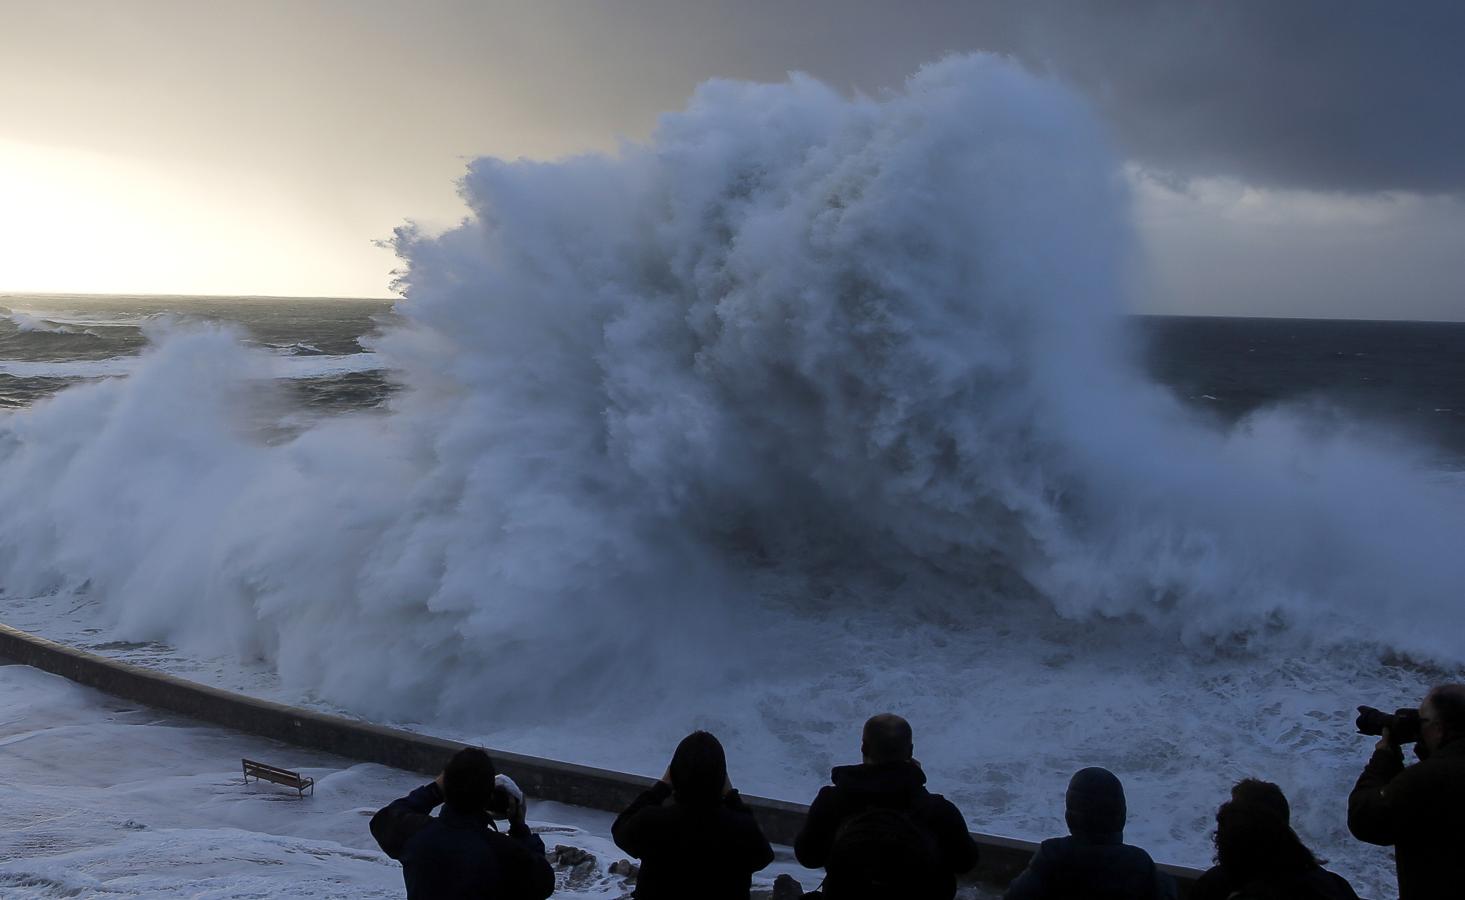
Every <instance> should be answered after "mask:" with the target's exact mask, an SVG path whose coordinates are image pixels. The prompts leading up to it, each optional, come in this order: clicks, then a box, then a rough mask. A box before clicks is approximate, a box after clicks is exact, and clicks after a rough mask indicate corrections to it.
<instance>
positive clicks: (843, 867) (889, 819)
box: [824, 806, 941, 900]
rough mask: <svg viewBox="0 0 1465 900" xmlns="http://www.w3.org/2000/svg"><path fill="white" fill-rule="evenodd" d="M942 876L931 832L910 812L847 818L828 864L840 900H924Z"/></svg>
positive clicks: (878, 811) (883, 810) (871, 811)
mask: <svg viewBox="0 0 1465 900" xmlns="http://www.w3.org/2000/svg"><path fill="white" fill-rule="evenodd" d="M940 870H941V860H940V855H939V854H938V852H937V850H936V842H935V840H934V838H933V837H932V835H931V834H930V832H929V831H928V830H927V829H926V828H925V827H923V826H921V825H920V824H919V823H917V822H916V821H915V820H914V819H913V818H911V815H910V813H909V812H907V811H904V810H898V809H890V808H888V807H883V806H872V807H870V808H868V809H865V810H863V811H861V812H857V813H855V814H853V815H850V816H847V817H845V819H844V821H842V822H840V823H839V828H838V830H836V831H835V832H834V842H833V844H832V845H831V846H830V848H829V857H828V859H827V860H826V861H825V864H824V871H825V872H827V873H828V880H829V882H830V883H831V885H837V886H838V891H839V896H840V898H846V897H848V898H852V900H864V898H870V900H875V898H880V900H889V898H891V897H915V896H920V895H921V892H920V886H923V885H926V884H927V883H929V882H931V881H932V879H933V877H934V876H935V875H936V873H938V872H940Z"/></svg>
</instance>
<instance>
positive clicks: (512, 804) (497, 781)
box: [493, 775, 528, 827]
mask: <svg viewBox="0 0 1465 900" xmlns="http://www.w3.org/2000/svg"><path fill="white" fill-rule="evenodd" d="M493 783H494V787H497V788H501V789H502V790H503V791H504V793H506V794H508V795H509V810H508V812H509V825H510V826H511V827H512V826H514V825H523V824H524V817H525V815H526V814H527V813H528V810H527V809H526V807H527V806H528V804H526V803H525V802H524V792H523V791H522V790H520V789H519V786H518V785H517V784H515V783H514V779H512V778H510V777H509V776H507V775H496V776H494V779H493Z"/></svg>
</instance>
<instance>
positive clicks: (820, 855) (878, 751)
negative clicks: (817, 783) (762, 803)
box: [794, 714, 977, 900]
mask: <svg viewBox="0 0 1465 900" xmlns="http://www.w3.org/2000/svg"><path fill="white" fill-rule="evenodd" d="M913 750H914V744H913V742H912V739H911V726H910V724H909V723H907V722H906V720H905V719H902V718H901V717H900V716H895V715H890V714H885V715H879V716H875V717H874V718H872V719H870V721H868V722H866V723H865V730H864V735H863V740H862V742H861V745H860V752H861V754H862V755H863V757H864V762H863V763H861V764H860V765H858V766H840V767H838V768H836V769H835V770H834V772H833V773H832V775H831V780H832V781H833V782H834V783H833V784H832V785H830V786H829V787H825V788H822V789H820V791H819V795H818V796H817V797H815V798H814V803H813V805H812V806H810V808H809V817H808V819H807V820H806V821H805V822H804V829H803V831H802V832H800V834H799V836H798V839H797V840H796V841H795V842H794V854H795V855H796V856H797V857H798V859H799V862H800V863H802V864H803V865H805V866H807V867H808V868H810V869H820V868H822V869H824V870H825V879H824V886H823V889H822V895H823V896H824V897H826V898H828V900H865V898H871V900H874V898H880V900H889V898H901V900H951V898H952V897H953V896H955V894H956V876H957V875H959V874H961V873H963V872H965V871H967V870H968V869H970V868H971V867H972V866H974V865H976V864H977V844H976V842H975V841H973V840H972V837H971V834H969V833H968V832H967V826H966V819H965V818H963V817H962V814H961V811H960V810H958V809H957V808H956V806H954V805H953V804H952V803H951V801H949V800H947V799H946V798H945V797H943V796H941V795H940V794H932V793H930V792H929V791H927V790H926V773H925V772H923V771H921V766H920V764H919V763H917V762H916V761H915V759H913V758H912V752H913ZM813 896H819V895H818V894H815V895H813Z"/></svg>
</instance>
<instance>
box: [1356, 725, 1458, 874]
mask: <svg viewBox="0 0 1465 900" xmlns="http://www.w3.org/2000/svg"><path fill="white" fill-rule="evenodd" d="M1348 830H1349V831H1351V832H1353V836H1354V837H1356V838H1358V839H1359V840H1360V841H1367V842H1368V843H1370V844H1383V845H1384V846H1393V848H1394V860H1395V863H1396V865H1397V867H1398V873H1399V900H1436V898H1439V900H1444V898H1449V900H1459V898H1460V897H1461V896H1465V739H1460V740H1455V741H1452V742H1450V743H1448V744H1446V745H1444V746H1443V747H1441V748H1440V749H1439V750H1437V751H1435V752H1434V753H1433V754H1432V755H1431V756H1430V757H1429V759H1426V760H1424V761H1423V762H1420V763H1416V764H1415V765H1412V766H1410V767H1408V768H1407V769H1406V768H1405V767H1404V754H1403V753H1401V752H1400V751H1399V750H1398V749H1397V748H1391V749H1386V750H1375V751H1374V754H1373V758H1372V759H1370V760H1369V761H1368V766H1367V767H1365V768H1364V770H1363V774H1362V775H1361V776H1359V778H1358V784H1357V785H1355V786H1354V788H1353V793H1352V794H1351V795H1349V797H1348Z"/></svg>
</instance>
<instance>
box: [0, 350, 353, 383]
mask: <svg viewBox="0 0 1465 900" xmlns="http://www.w3.org/2000/svg"><path fill="white" fill-rule="evenodd" d="M147 362H148V357H147V355H146V354H144V355H141V356H114V357H111V358H109V359H70V360H17V359H0V375H12V376H14V377H16V378H110V377H120V376H124V375H129V374H131V373H132V372H134V371H136V370H137V369H138V368H139V367H141V366H144V365H146V364H147ZM261 366H262V369H263V371H262V372H261V373H260V374H261V377H268V378H324V377H329V376H332V375H350V374H355V373H359V372H375V371H378V370H380V369H381V368H382V361H381V359H380V357H378V356H377V355H376V354H373V353H348V354H342V355H339V356H337V355H331V354H321V355H319V356H296V355H293V354H287V353H279V354H273V355H271V356H270V357H268V358H267V360H266V361H265V362H262V363H261Z"/></svg>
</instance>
